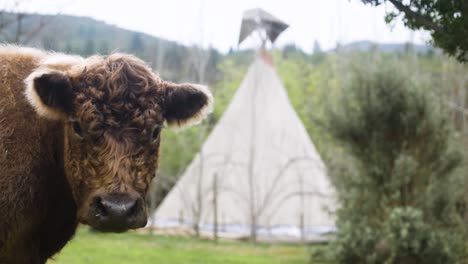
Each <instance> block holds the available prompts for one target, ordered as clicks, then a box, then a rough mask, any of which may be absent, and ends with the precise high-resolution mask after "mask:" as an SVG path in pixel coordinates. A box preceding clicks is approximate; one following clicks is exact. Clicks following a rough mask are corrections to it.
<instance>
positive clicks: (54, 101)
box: [25, 70, 73, 120]
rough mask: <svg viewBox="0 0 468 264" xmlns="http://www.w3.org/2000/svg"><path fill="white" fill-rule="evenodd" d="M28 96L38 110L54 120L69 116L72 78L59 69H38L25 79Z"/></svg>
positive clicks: (41, 114) (71, 104)
mask: <svg viewBox="0 0 468 264" xmlns="http://www.w3.org/2000/svg"><path fill="white" fill-rule="evenodd" d="M25 83H26V97H27V99H28V101H29V103H30V104H31V105H32V106H33V107H34V109H35V110H36V112H37V113H38V114H39V115H40V116H43V117H46V118H48V119H52V120H58V119H63V118H67V117H68V116H69V115H70V114H71V112H72V106H73V103H72V85H71V81H70V78H69V77H68V76H67V75H66V74H64V73H62V72H59V71H52V70H36V71H34V72H33V73H31V75H29V77H28V78H27V79H26V80H25Z"/></svg>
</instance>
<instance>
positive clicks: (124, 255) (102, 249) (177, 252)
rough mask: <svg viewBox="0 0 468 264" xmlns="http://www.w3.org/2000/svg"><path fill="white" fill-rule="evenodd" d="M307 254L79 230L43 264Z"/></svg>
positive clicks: (302, 258)
mask: <svg viewBox="0 0 468 264" xmlns="http://www.w3.org/2000/svg"><path fill="white" fill-rule="evenodd" d="M309 252H310V246H299V245H284V244H281V245H267V244H260V245H255V246H254V245H252V244H249V243H247V242H237V241H221V242H219V243H218V244H215V243H214V242H213V241H201V240H197V239H194V238H187V237H169V236H159V235H154V236H151V235H146V234H145V235H141V234H132V233H125V234H101V233H92V232H89V231H88V230H86V229H84V228H82V229H80V230H79V231H78V234H77V235H76V237H75V238H74V239H73V240H72V241H71V242H70V243H69V244H68V245H67V246H66V247H65V248H64V249H63V250H62V252H61V253H60V254H58V255H57V256H55V259H54V260H51V261H49V262H48V263H47V264H82V263H99V264H107V263H109V264H119V263H122V264H123V263H131V264H146V263H152V264H165V263H168V264H218V263H220V264H221V263H223V264H236V263H239V264H240V263H249V264H280V263H281V264H309V263H310V262H309ZM314 264H316V263H314Z"/></svg>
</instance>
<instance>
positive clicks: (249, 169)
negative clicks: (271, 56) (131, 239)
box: [152, 57, 335, 240]
mask: <svg viewBox="0 0 468 264" xmlns="http://www.w3.org/2000/svg"><path fill="white" fill-rule="evenodd" d="M215 198H216V199H215ZM334 207H335V202H334V190H333V188H332V186H331V184H330V181H329V179H328V177H327V174H326V168H325V165H324V163H323V161H322V159H321V158H320V156H319V154H318V153H317V150H316V149H315V147H314V145H313V143H312V142H311V140H310V138H309V136H308V134H307V131H306V129H305V128H304V126H303V124H302V122H301V120H300V119H299V117H298V115H297V114H296V112H295V111H294V109H293V107H292V105H291V104H290V102H289V99H288V96H287V93H286V91H285V89H284V87H283V85H282V83H281V81H280V79H279V78H278V75H277V74H276V72H275V70H274V68H273V67H272V66H271V65H269V64H267V63H266V62H264V61H263V59H261V58H260V57H259V58H257V59H256V60H255V61H254V63H253V64H252V65H251V66H250V68H249V70H248V73H247V75H246V76H245V78H244V80H243V82H242V84H241V86H240V88H239V89H238V91H237V92H236V94H235V96H234V98H233V100H232V102H231V103H230V105H229V107H228V108H227V110H226V112H225V114H224V115H223V116H222V118H221V120H220V121H219V123H218V124H217V125H216V127H215V128H214V129H213V131H212V133H211V134H210V135H209V137H208V138H207V140H206V142H205V143H204V145H203V147H202V149H201V151H200V153H198V154H197V155H196V157H195V158H194V160H193V161H192V163H191V164H190V165H189V166H188V167H187V169H186V171H185V172H184V173H183V175H182V176H181V178H180V180H179V181H178V182H177V184H176V185H175V187H174V188H173V189H172V190H171V192H170V193H169V194H168V195H167V197H166V198H165V200H164V201H163V202H162V204H161V205H160V207H159V208H158V209H157V211H156V213H155V215H154V219H153V220H154V221H153V222H152V225H154V226H155V227H157V228H172V229H174V228H188V229H190V228H192V227H193V226H194V224H195V223H197V222H198V223H199V226H200V231H201V233H202V234H205V235H206V236H212V235H213V230H214V226H215V225H214V223H215V219H217V220H216V222H217V223H218V233H219V236H220V237H229V238H241V237H245V236H249V235H250V233H251V226H252V224H251V223H252V222H254V221H255V222H256V225H255V226H256V233H257V236H258V239H261V240H301V239H302V240H317V239H321V238H323V237H322V234H324V233H327V232H330V231H333V230H334V219H333V217H332V216H331V215H330V214H329V212H328V211H329V210H330V209H334ZM215 209H216V210H215ZM216 211H217V213H216V216H217V217H215V212H216ZM252 216H255V217H252ZM253 219H255V220H253Z"/></svg>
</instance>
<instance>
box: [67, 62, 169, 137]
mask: <svg viewBox="0 0 468 264" xmlns="http://www.w3.org/2000/svg"><path fill="white" fill-rule="evenodd" d="M72 83H73V89H74V94H75V96H76V98H75V100H74V104H75V109H76V110H77V111H76V113H75V114H76V117H77V118H79V119H80V121H82V122H83V123H85V124H88V126H89V130H91V131H95V130H102V129H105V128H109V127H119V128H124V127H125V125H129V126H131V127H133V128H135V127H140V128H143V127H145V125H146V126H148V125H155V124H156V123H160V122H162V121H163V120H162V116H161V109H160V104H161V103H162V102H161V97H160V96H158V94H160V93H162V86H163V82H162V80H161V79H159V77H158V76H156V75H155V74H154V73H153V72H152V71H151V70H150V68H149V67H148V66H147V65H146V64H145V63H144V62H143V61H141V60H140V59H138V58H136V57H134V56H131V55H122V54H112V55H110V56H108V57H105V58H103V57H97V56H95V57H91V58H89V59H87V61H86V63H85V68H84V69H83V70H82V71H81V72H79V73H78V74H77V75H76V76H72Z"/></svg>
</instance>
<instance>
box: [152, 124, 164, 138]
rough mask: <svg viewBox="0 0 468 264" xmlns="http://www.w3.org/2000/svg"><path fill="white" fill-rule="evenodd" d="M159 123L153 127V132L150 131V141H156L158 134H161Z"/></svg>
mask: <svg viewBox="0 0 468 264" xmlns="http://www.w3.org/2000/svg"><path fill="white" fill-rule="evenodd" d="M161 129H162V126H161V125H156V126H155V127H154V128H153V132H152V133H151V142H156V141H157V140H158V139H159V135H160V134H161Z"/></svg>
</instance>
